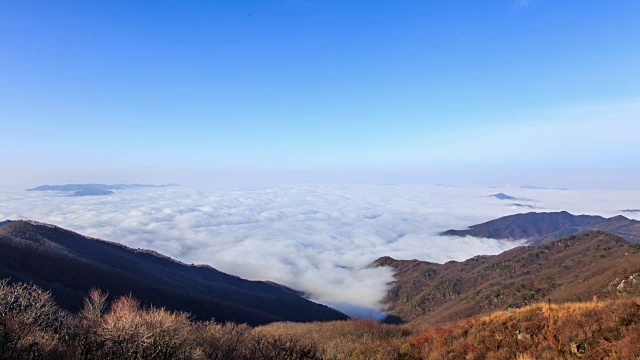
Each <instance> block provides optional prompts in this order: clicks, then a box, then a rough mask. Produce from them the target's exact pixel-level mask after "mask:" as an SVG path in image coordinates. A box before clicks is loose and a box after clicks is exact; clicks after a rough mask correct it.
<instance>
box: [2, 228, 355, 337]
mask: <svg viewBox="0 0 640 360" xmlns="http://www.w3.org/2000/svg"><path fill="white" fill-rule="evenodd" d="M0 256H2V257H3V259H5V260H4V261H3V262H2V263H0V277H2V278H7V277H8V278H11V281H12V282H18V281H20V282H32V283H34V284H36V285H38V286H40V287H42V288H44V289H47V290H50V291H51V292H52V294H53V296H54V298H55V299H56V301H57V302H58V303H59V304H60V305H61V306H62V307H63V308H66V309H68V310H72V311H76V310H78V309H79V308H80V307H81V306H82V302H83V299H84V297H85V295H86V293H87V292H88V291H89V290H90V289H91V288H100V289H101V290H103V291H107V292H109V293H110V294H111V296H113V297H117V296H121V295H128V294H129V293H131V294H133V295H134V296H135V297H136V298H138V299H139V300H140V301H141V302H142V303H143V304H145V305H151V304H153V305H155V306H163V307H166V308H168V309H170V310H181V311H187V312H190V313H191V314H192V315H193V316H194V318H196V319H200V320H208V319H211V318H215V319H216V320H218V321H233V322H242V323H248V324H252V325H258V324H265V323H269V322H274V321H323V320H339V319H346V318H347V316H345V315H344V314H342V313H340V312H338V311H337V310H334V309H331V308H329V307H327V306H324V305H320V304H316V303H313V302H311V301H309V300H307V299H305V298H303V297H301V296H300V293H299V292H297V291H295V290H292V289H289V288H287V287H285V286H282V285H274V284H273V283H269V282H262V281H249V280H245V279H242V278H240V277H237V276H235V275H230V274H226V273H223V272H221V271H218V270H216V269H214V268H213V267H210V266H195V265H187V264H184V263H182V262H180V261H177V260H175V259H172V258H169V257H167V256H165V255H162V254H159V253H157V252H154V251H149V250H142V249H132V248H129V247H127V246H125V245H122V244H119V243H115V242H111V241H105V240H101V239H96V238H89V237H85V236H83V235H80V234H78V233H75V232H73V231H70V230H66V229H63V228H60V227H57V226H54V225H49V224H43V223H39V222H35V221H12V222H10V223H8V224H5V225H4V226H2V227H0Z"/></svg>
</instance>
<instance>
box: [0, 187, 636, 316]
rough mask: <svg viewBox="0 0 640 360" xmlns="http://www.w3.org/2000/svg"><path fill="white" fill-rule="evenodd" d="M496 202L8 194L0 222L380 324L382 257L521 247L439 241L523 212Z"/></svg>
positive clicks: (324, 191)
mask: <svg viewBox="0 0 640 360" xmlns="http://www.w3.org/2000/svg"><path fill="white" fill-rule="evenodd" d="M505 191H508V193H509V194H511V195H514V196H517V197H523V198H527V199H532V201H530V202H527V204H529V205H532V206H534V207H535V208H536V209H539V210H536V211H556V210H568V211H571V212H574V213H589V214H600V215H605V216H610V215H614V214H617V213H619V212H618V211H619V209H625V208H637V207H638V205H640V192H628V191H627V192H586V191H582V192H574V191H558V190H525V189H515V188H514V189H506V190H505ZM495 192H496V189H468V188H455V187H442V186H428V187H420V186H399V185H398V186H396V185H390V186H384V185H376V186H364V185H362V186H295V187H278V188H271V189H263V190H250V191H248V190H244V191H222V190H203V189H190V188H181V187H177V188H162V189H132V190H122V191H116V192H115V194H114V195H112V196H108V197H90V198H87V197H84V198H70V197H67V196H64V195H63V194H56V193H55V192H54V193H50V192H46V193H39V192H24V191H22V189H16V188H0V220H3V219H33V220H38V221H42V222H48V223H53V224H56V225H59V226H62V227H65V228H68V229H71V230H74V231H77V232H80V233H82V234H85V235H89V236H94V237H98V238H103V239H106V240H112V241H117V242H121V243H123V244H125V245H128V246H131V247H139V248H146V249H152V250H155V251H158V252H160V253H163V254H166V255H169V256H171V257H174V258H176V259H178V260H181V261H183V262H186V263H202V264H209V265H211V266H213V267H215V268H218V269H220V270H222V271H225V272H229V273H232V274H236V275H239V276H242V277H245V278H249V279H260V280H272V281H275V282H279V283H282V284H285V285H287V286H290V287H292V288H295V289H299V290H302V291H304V292H306V293H307V294H309V296H310V297H311V298H312V299H313V300H316V301H318V302H322V303H325V304H328V305H330V306H334V307H336V308H338V309H340V310H342V311H345V312H347V313H348V314H350V315H359V316H371V315H372V316H376V315H377V314H379V312H380V311H381V310H382V309H383V306H382V305H381V304H380V301H381V299H382V298H383V296H384V294H385V293H386V291H387V289H388V287H389V285H388V283H389V282H391V281H393V272H392V271H391V269H389V268H369V267H368V265H369V264H370V263H371V262H372V261H373V260H375V259H377V258H378V257H381V256H385V255H386V256H392V257H394V258H398V259H421V260H427V261H433V262H446V261H449V260H464V259H467V258H469V257H472V256H475V255H479V254H497V253H500V252H502V251H504V250H507V249H509V248H512V247H514V246H517V245H519V243H517V242H511V241H498V240H492V239H476V238H457V237H441V236H437V233H438V232H440V231H443V230H446V229H450V228H456V229H459V228H465V227H466V226H468V225H472V224H476V223H479V222H484V221H487V220H491V219H493V218H496V217H499V216H504V215H509V214H514V213H518V212H523V209H522V208H519V207H517V206H509V205H508V204H505V202H504V201H499V200H497V199H494V198H490V197H487V195H490V194H493V193H495ZM525 210H526V211H531V210H530V209H525ZM626 215H627V216H632V215H630V214H626Z"/></svg>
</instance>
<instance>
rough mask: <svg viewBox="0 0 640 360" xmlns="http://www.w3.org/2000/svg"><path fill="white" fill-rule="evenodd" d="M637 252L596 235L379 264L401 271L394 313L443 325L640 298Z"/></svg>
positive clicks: (390, 300) (392, 300)
mask: <svg viewBox="0 0 640 360" xmlns="http://www.w3.org/2000/svg"><path fill="white" fill-rule="evenodd" d="M638 250H639V249H638V245H636V244H631V243H629V242H627V241H626V240H625V239H623V238H621V237H619V236H616V235H612V234H609V233H606V232H590V233H585V234H579V235H572V236H569V237H566V238H563V239H560V240H557V241H554V242H552V243H549V244H545V245H542V246H538V247H532V246H529V247H518V248H515V249H512V250H509V251H506V252H504V253H502V254H499V255H495V256H477V257H474V258H471V259H469V260H466V261H463V262H456V261H450V262H447V263H445V264H435V263H429V262H425V261H418V260H394V259H392V258H389V257H383V258H380V259H378V260H376V262H375V264H376V265H379V266H391V267H393V268H394V269H395V270H396V274H395V277H396V281H395V282H394V283H393V285H392V288H391V290H390V291H389V292H388V293H387V296H386V299H385V300H386V302H387V304H388V305H389V311H390V313H391V314H392V315H394V316H399V317H401V318H402V319H403V320H404V321H411V320H416V321H418V322H421V323H424V324H429V325H437V324H442V323H446V322H450V321H455V320H459V319H463V318H466V317H470V316H475V315H478V314H482V313H486V312H490V311H494V310H500V309H507V308H511V307H521V306H525V305H528V304H531V303H534V302H538V301H544V300H546V299H548V298H551V299H552V300H553V301H554V302H566V301H583V300H590V299H592V298H593V296H594V295H598V296H599V297H601V298H606V297H611V296H615V295H616V294H618V293H620V294H638V293H640V292H639V291H640V286H639V285H640V283H637V281H636V280H635V278H636V277H637V276H638V274H640V252H639V251H638Z"/></svg>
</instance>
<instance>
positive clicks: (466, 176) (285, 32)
mask: <svg viewBox="0 0 640 360" xmlns="http://www.w3.org/2000/svg"><path fill="white" fill-rule="evenodd" d="M638 18H640V2H639V1H632V0H624V1H623V0H621V1H562V2H559V1H543V0H530V1H523V0H503V1H498V0H495V1H482V2H480V1H444V0H443V1H377V0H367V1H344V0H336V1H311V0H282V1H241V0H233V1H231V0H229V1H180V2H169V1H166V2H164V1H80V0H78V1H62V0H60V1H27V0H19V1H7V0H5V1H2V2H0V126H1V128H0V129H1V130H0V150H1V151H2V153H3V158H4V160H3V162H4V165H3V167H4V168H5V171H6V173H5V176H4V177H3V179H2V180H1V181H0V182H2V183H7V184H8V183H11V184H21V183H26V182H30V184H31V183H32V182H63V181H81V182H82V181H105V182H108V181H155V182H182V183H184V182H186V183H188V182H191V181H193V182H198V181H201V182H210V181H211V182H216V181H219V180H221V179H227V180H229V181H231V182H234V181H239V180H241V179H247V178H250V179H252V180H255V179H265V180H269V181H275V182H277V181H284V182H287V181H302V182H305V181H314V180H319V181H343V182H344V181H346V182H351V181H355V182H366V181H373V182H377V181H378V182H386V181H389V182H425V183H433V182H451V183H465V184H466V183H473V184H484V185H496V184H498V185H500V184H509V183H526V182H537V183H540V184H544V185H549V186H551V185H557V186H563V187H571V186H576V187H619V188H634V187H635V188H637V185H635V184H638V183H640V162H639V161H638V159H639V158H640V140H639V138H640V137H639V136H637V135H636V134H640V116H639V115H638V114H640V65H638V64H640V46H638V44H640V25H638ZM575 174H581V175H580V176H579V179H578V176H576V175H575ZM198 179H199V180H198Z"/></svg>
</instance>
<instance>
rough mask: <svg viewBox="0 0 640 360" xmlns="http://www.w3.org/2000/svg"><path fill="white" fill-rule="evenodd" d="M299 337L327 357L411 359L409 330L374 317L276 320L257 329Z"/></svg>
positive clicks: (412, 354)
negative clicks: (312, 320)
mask: <svg viewBox="0 0 640 360" xmlns="http://www.w3.org/2000/svg"><path fill="white" fill-rule="evenodd" d="M256 331H258V332H264V333H268V334H273V335H279V336H282V335H284V336H289V337H294V338H296V339H299V340H300V341H311V342H313V343H315V344H316V346H317V348H318V350H319V351H320V352H321V354H322V356H323V357H324V358H325V359H385V360H386V359H412V358H414V348H413V346H412V345H411V344H410V342H409V335H410V334H411V333H410V332H409V330H407V329H406V328H404V327H401V326H397V325H388V324H380V323H378V322H375V321H372V320H363V319H359V320H347V321H332V322H324V323H319V322H316V323H306V324H299V323H276V324H270V325H266V326H262V327H259V328H257V329H256Z"/></svg>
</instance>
